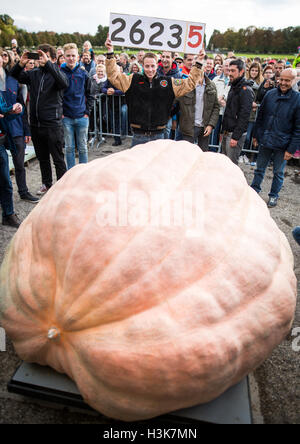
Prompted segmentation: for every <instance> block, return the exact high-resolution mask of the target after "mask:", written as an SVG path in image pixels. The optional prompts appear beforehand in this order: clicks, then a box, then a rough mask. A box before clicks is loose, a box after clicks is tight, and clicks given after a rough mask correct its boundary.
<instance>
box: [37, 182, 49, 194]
mask: <svg viewBox="0 0 300 444" xmlns="http://www.w3.org/2000/svg"><path fill="white" fill-rule="evenodd" d="M48 190H49V188H47V187H46V185H44V184H43V185H42V186H41V188H40V189H39V191H38V192H37V193H36V194H37V196H43V195H44V194H46V193H47V191H48Z"/></svg>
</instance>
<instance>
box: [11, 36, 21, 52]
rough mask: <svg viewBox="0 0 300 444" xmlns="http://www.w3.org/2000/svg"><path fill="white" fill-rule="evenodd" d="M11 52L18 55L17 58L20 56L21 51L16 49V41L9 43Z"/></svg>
mask: <svg viewBox="0 0 300 444" xmlns="http://www.w3.org/2000/svg"><path fill="white" fill-rule="evenodd" d="M11 50H12V51H13V53H14V54H16V53H17V54H18V56H21V50H20V48H19V47H18V42H17V40H16V39H12V41H11Z"/></svg>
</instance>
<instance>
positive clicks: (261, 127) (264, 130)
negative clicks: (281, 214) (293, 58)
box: [251, 68, 300, 208]
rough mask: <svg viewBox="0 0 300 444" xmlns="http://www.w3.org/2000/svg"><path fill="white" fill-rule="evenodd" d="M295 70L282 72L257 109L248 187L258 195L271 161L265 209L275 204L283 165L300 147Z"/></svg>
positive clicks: (299, 103) (299, 99) (299, 104)
mask: <svg viewBox="0 0 300 444" xmlns="http://www.w3.org/2000/svg"><path fill="white" fill-rule="evenodd" d="M294 71H295V70H293V69H291V68H288V69H285V70H283V71H282V73H281V74H280V78H279V86H278V87H277V88H274V89H272V90H271V91H269V92H268V93H267V94H266V95H265V97H264V99H263V101H262V104H261V106H260V108H259V111H258V115H257V119H256V124H255V128H254V139H253V145H254V146H257V145H259V153H258V156H257V161H256V164H257V167H256V170H255V172H254V179H253V182H252V184H251V187H252V188H253V189H254V190H255V191H256V192H257V193H259V192H260V191H261V183H262V181H263V179H264V175H265V171H266V168H267V166H268V164H269V162H270V160H271V159H272V160H273V181H272V186H271V190H270V192H269V201H268V207H270V208H272V207H275V206H276V205H277V201H278V198H279V192H280V190H281V188H282V185H283V180H284V169H285V166H286V162H287V161H288V160H289V159H291V158H292V156H293V154H294V153H295V151H296V150H297V149H298V148H299V146H300V93H298V92H296V91H294V90H293V88H292V86H293V82H294V80H295V78H296V73H295V72H294Z"/></svg>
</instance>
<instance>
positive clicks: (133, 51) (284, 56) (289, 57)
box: [94, 46, 296, 61]
mask: <svg viewBox="0 0 300 444" xmlns="http://www.w3.org/2000/svg"><path fill="white" fill-rule="evenodd" d="M106 51H107V50H106V48H105V47H104V46H103V47H102V48H101V47H99V46H98V47H96V48H94V52H95V54H103V53H106ZM121 52H122V51H121V50H118V48H117V49H116V53H118V54H120V53H121ZM126 52H127V53H128V54H137V53H138V52H139V50H138V49H134V48H129V49H128V50H127V51H126ZM155 52H157V51H155ZM225 55H226V53H225ZM235 55H236V57H247V58H249V59H252V60H253V59H254V58H255V57H260V58H261V59H262V60H263V59H266V58H268V57H269V58H271V59H275V60H276V59H277V60H280V59H287V60H290V61H293V60H294V58H295V57H296V56H295V54H251V53H239V52H237V53H235ZM209 57H212V54H209Z"/></svg>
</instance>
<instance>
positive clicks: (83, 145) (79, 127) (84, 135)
mask: <svg viewBox="0 0 300 444" xmlns="http://www.w3.org/2000/svg"><path fill="white" fill-rule="evenodd" d="M63 125H64V136H65V150H66V160H67V168H68V170H69V169H70V168H72V167H73V166H75V135H76V144H77V148H78V153H79V163H87V162H88V148H87V139H88V130H89V119H88V118H87V117H81V118H79V119H70V118H69V117H64V119H63Z"/></svg>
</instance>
